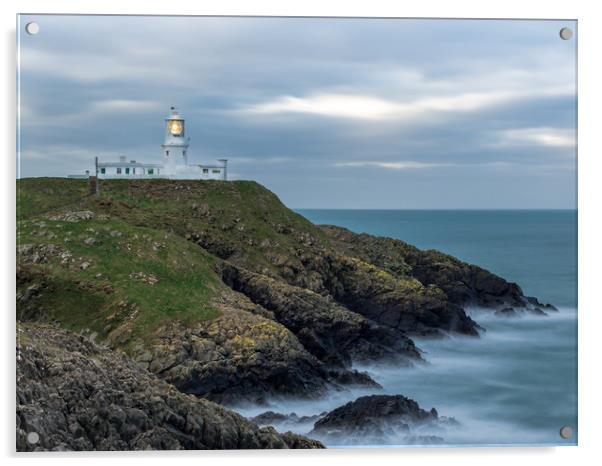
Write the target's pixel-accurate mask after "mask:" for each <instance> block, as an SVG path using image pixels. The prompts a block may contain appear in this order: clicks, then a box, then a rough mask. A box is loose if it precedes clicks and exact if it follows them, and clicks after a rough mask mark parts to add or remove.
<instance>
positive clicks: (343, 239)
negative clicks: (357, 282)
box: [321, 225, 555, 314]
mask: <svg viewBox="0 0 602 466" xmlns="http://www.w3.org/2000/svg"><path fill="white" fill-rule="evenodd" d="M321 229H322V231H323V232H324V233H326V234H327V235H328V237H329V238H330V243H331V245H332V246H333V247H334V248H335V249H336V250H337V251H339V252H341V253H343V254H347V255H349V256H351V257H355V258H358V259H360V260H363V261H366V262H369V263H371V264H374V265H375V266H377V267H379V268H381V269H383V270H386V271H387V272H389V273H390V274H392V275H394V276H395V277H399V278H407V277H413V278H415V279H417V280H418V281H420V283H422V284H423V285H425V286H435V287H437V288H438V289H440V290H442V291H443V292H444V293H445V295H446V297H447V298H448V299H449V300H450V301H451V302H452V303H454V304H456V305H460V306H478V307H481V308H491V309H502V308H509V307H511V308H515V309H518V310H526V311H532V312H534V313H536V314H541V311H542V310H552V311H553V310H555V308H554V306H552V305H551V304H543V303H540V302H539V301H538V300H537V298H534V297H528V296H525V295H524V294H523V292H522V290H521V288H520V287H519V286H518V285H517V284H516V283H510V282H508V281H506V280H504V279H503V278H501V277H499V276H497V275H495V274H493V273H491V272H489V271H487V270H485V269H483V268H481V267H479V266H477V265H473V264H468V263H466V262H463V261H461V260H459V259H456V258H455V257H453V256H450V255H448V254H444V253H442V252H439V251H435V250H427V251H423V250H420V249H418V248H416V247H415V246H412V245H410V244H407V243H405V242H403V241H400V240H397V239H392V238H386V237H376V236H371V235H367V234H358V233H353V232H352V231H350V230H347V229H346V228H341V227H338V226H333V225H324V226H322V227H321Z"/></svg>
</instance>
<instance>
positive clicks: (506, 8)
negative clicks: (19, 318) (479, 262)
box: [0, 0, 602, 466]
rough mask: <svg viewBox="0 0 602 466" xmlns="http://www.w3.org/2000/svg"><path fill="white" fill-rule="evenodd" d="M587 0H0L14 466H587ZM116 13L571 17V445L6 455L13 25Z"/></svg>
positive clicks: (595, 190) (590, 347)
mask: <svg viewBox="0 0 602 466" xmlns="http://www.w3.org/2000/svg"><path fill="white" fill-rule="evenodd" d="M597 3H598V2H596V1H595V0H566V1H562V2H561V1H555V0H547V1H528V2H527V1H525V0H505V1H500V0H495V1H475V0H454V1H445V0H438V1H436V0H420V1H413V2H401V1H399V2H391V1H389V2H387V1H384V0H369V1H356V0H337V1H335V0H330V1H327V0H321V1H320V0H304V1H300V0H296V1H285V0H280V1H267V0H253V1H244V0H239V1H234V0H231V1H230V0H222V1H219V2H217V1H215V2H201V1H197V2H195V1H193V0H178V1H168V0H160V1H154V0H153V1H150V0H146V1H141V0H128V1H124V0H104V1H87V2H82V1H75V0H70V1H63V0H55V1H52V2H45V1H42V0H35V1H34V0H31V1H28V0H22V1H17V2H15V1H10V0H4V1H2V2H0V9H1V12H2V15H1V16H0V17H1V21H2V38H3V47H2V53H3V55H4V56H3V61H2V63H3V64H4V66H3V67H2V72H1V73H0V79H1V80H2V102H4V111H3V112H2V113H1V115H0V118H1V124H0V128H1V130H2V139H1V140H2V141H4V142H5V144H4V153H3V154H2V156H1V157H0V160H1V165H0V174H1V176H2V183H1V185H0V186H1V188H0V192H1V193H2V199H3V204H4V209H3V215H4V222H3V224H4V225H5V226H4V227H3V228H2V229H1V230H0V231H1V232H2V237H3V241H2V245H3V248H2V256H0V263H1V264H2V268H1V270H2V273H3V277H2V280H1V281H0V283H1V284H2V297H3V299H4V303H5V306H4V339H3V341H2V345H1V347H2V352H3V359H2V362H3V363H4V364H3V367H4V369H5V372H4V377H3V379H4V383H2V384H1V385H0V386H1V389H2V395H3V396H2V400H3V402H4V403H3V407H4V408H6V409H5V410H3V416H2V421H3V422H2V424H1V428H2V435H1V436H0V439H1V441H2V446H3V448H2V451H3V453H4V456H7V457H9V458H8V463H10V464H12V463H13V461H16V460H17V458H20V459H19V461H20V464H30V463H33V462H34V461H36V460H42V461H44V462H45V463H47V464H57V465H58V464H60V465H63V464H65V463H70V464H76V463H77V464H81V463H82V462H84V461H85V463H86V464H87V465H88V464H89V465H95V464H102V463H105V462H109V461H110V462H111V463H114V464H120V463H126V462H127V463H128V464H130V465H137V464H145V465H151V464H152V465H154V464H164V463H165V462H166V461H177V462H178V464H193V463H194V464H197V465H198V464H199V463H200V462H205V463H217V462H219V463H220V464H225V465H229V464H235V463H240V462H243V461H244V463H245V465H250V466H254V465H262V466H268V465H279V466H280V465H282V463H283V462H286V464H287V466H296V465H305V464H307V463H308V462H311V463H312V464H313V463H315V464H328V465H330V464H332V463H337V464H346V465H356V464H358V465H359V464H362V465H363V464H365V463H367V462H374V461H375V460H376V461H378V462H379V463H381V464H383V465H384V464H400V463H402V462H408V463H410V462H411V463H412V465H418V464H445V465H448V464H456V463H457V464H461V465H463V466H468V465H473V464H474V465H479V466H482V465H483V464H484V463H486V464H487V465H504V466H507V465H508V463H513V464H516V465H519V464H524V463H527V462H528V463H530V464H539V463H541V464H544V463H545V464H546V465H561V464H562V465H567V464H572V465H576V464H589V463H595V461H596V460H595V458H596V457H598V461H599V458H600V457H602V455H601V454H600V451H599V450H600V448H599V445H600V444H602V441H601V440H600V439H598V434H599V432H601V429H600V427H599V424H600V422H601V420H600V419H599V416H600V414H601V412H602V410H601V409H600V398H601V394H602V387H601V384H600V379H601V376H600V370H599V369H600V362H599V358H598V357H597V356H598V354H599V350H600V343H599V342H600V340H601V339H602V338H600V336H599V333H600V329H601V323H602V322H601V317H600V316H601V314H602V309H601V305H600V296H599V293H598V289H599V288H600V281H601V279H602V277H601V273H600V264H602V257H601V253H600V252H601V248H600V243H601V240H600V238H602V231H601V228H600V225H601V223H602V222H601V220H600V218H601V212H602V207H601V205H600V204H601V203H602V193H601V192H600V191H601V189H600V186H601V184H602V183H600V182H599V178H600V175H601V173H602V170H601V163H600V159H601V158H602V151H601V150H600V142H599V141H600V138H602V131H601V124H602V117H601V116H600V114H601V110H600V109H601V108H602V102H601V99H600V90H599V88H600V86H602V84H600V83H602V72H601V68H602V65H601V63H602V59H601V58H600V57H601V56H602V52H601V51H602V40H601V37H602V24H601V23H602V20H601V19H600V15H599V13H598V12H597V11H596V4H597ZM18 12H21V13H115V14H197V15H202V14H215V15H285V16H288V15H293V16H295V15H299V16H397V17H477V18H561V19H578V20H579V94H580V95H579V444H580V446H579V447H558V448H552V447H548V448H525V447H521V448H455V449H454V448H430V449H420V450H418V449H404V450H331V451H320V452H300V451H292V452H291V451H288V452H278V451H268V452H257V451H247V452H245V451H236V452H181V453H174V452H155V453H125V454H124V453H120V454H108V453H86V454H75V455H64V454H60V455H54V456H53V455H52V454H45V455H43V456H40V455H19V456H16V454H15V453H13V452H14V438H15V433H14V423H15V417H14V368H15V366H14V289H15V288H14V284H15V278H14V264H15V260H14V241H15V192H14V191H15V189H14V186H15V184H14V177H15V107H16V104H15V85H16V82H15V22H16V18H15V15H16V13H18Z"/></svg>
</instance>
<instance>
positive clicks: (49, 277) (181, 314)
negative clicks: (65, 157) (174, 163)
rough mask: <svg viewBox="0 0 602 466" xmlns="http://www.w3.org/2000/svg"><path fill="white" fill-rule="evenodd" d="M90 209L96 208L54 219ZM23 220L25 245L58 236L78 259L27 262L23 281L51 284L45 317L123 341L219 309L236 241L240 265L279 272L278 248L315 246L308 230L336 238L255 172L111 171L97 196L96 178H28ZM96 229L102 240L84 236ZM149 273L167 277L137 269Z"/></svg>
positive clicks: (317, 237) (319, 241)
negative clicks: (174, 176)
mask: <svg viewBox="0 0 602 466" xmlns="http://www.w3.org/2000/svg"><path fill="white" fill-rule="evenodd" d="M84 210H88V211H92V212H94V214H95V217H94V218H93V219H91V220H85V221H78V222H67V221H51V220H49V218H50V217H52V216H55V215H58V214H62V213H65V212H76V211H84ZM102 218H105V219H104V220H103V219H102ZM17 220H18V223H17V227H18V231H17V241H18V243H19V244H21V245H22V244H38V245H39V244H55V245H57V246H60V247H61V248H62V249H63V250H66V251H69V252H70V253H71V254H72V255H73V257H74V258H76V261H75V262H73V263H70V264H69V265H66V264H63V263H61V259H60V258H59V257H58V255H57V256H56V257H52V258H51V259H50V261H49V262H48V263H46V264H33V265H31V264H30V265H28V264H24V265H23V267H21V270H20V273H21V274H22V275H24V276H28V277H30V280H29V281H27V280H25V281H23V283H24V285H23V286H25V285H28V284H30V283H31V280H34V281H35V280H38V281H43V282H45V283H48V284H49V288H48V289H49V290H51V291H47V292H44V293H42V296H41V297H40V298H39V305H40V306H41V307H42V308H43V309H44V318H45V319H47V320H55V321H58V322H60V323H61V324H62V325H64V326H66V327H69V328H72V329H75V330H77V329H81V328H89V329H91V330H93V331H96V332H97V333H99V334H100V335H101V336H102V337H103V338H105V339H107V340H109V341H116V342H121V343H120V344H122V345H127V344H129V343H127V344H126V343H123V342H130V341H132V340H133V339H139V338H146V336H148V335H150V334H152V333H153V331H155V330H156V329H158V328H159V327H160V326H161V325H163V324H164V323H167V322H171V321H174V320H178V321H181V322H183V323H184V324H192V323H194V322H197V321H202V320H206V319H212V318H215V317H217V316H218V315H219V311H218V309H217V308H216V307H215V305H214V304H213V303H214V302H215V298H216V297H218V296H219V295H220V294H222V293H224V292H226V291H227V288H226V286H225V285H224V284H223V283H222V282H221V280H220V278H219V277H218V276H217V275H216V274H215V273H214V271H213V269H214V266H215V264H216V263H217V262H219V260H220V259H219V258H218V257H216V256H221V257H227V255H228V252H227V249H228V248H229V250H231V251H236V254H237V257H236V261H237V263H238V264H239V265H242V266H244V267H247V268H249V269H250V270H255V271H262V272H264V271H265V270H272V271H274V273H275V274H278V273H279V268H278V267H279V266H276V265H275V264H274V257H279V258H283V259H284V260H291V261H299V259H298V254H297V253H296V251H297V250H298V249H299V248H300V247H301V248H307V249H308V250H310V249H311V248H312V247H313V246H311V245H310V246H307V245H305V246H304V245H303V244H302V243H303V238H311V241H313V244H315V245H326V244H327V239H326V237H325V235H324V233H323V232H322V231H321V230H320V229H319V228H317V227H315V226H314V225H313V224H311V223H310V222H309V221H308V220H306V219H305V218H304V217H302V216H301V215H298V214H296V213H294V212H292V211H291V210H289V209H287V208H286V207H285V206H284V205H283V204H282V203H281V202H280V200H279V199H278V198H277V197H276V196H275V195H274V194H273V193H271V192H270V191H269V190H267V189H265V188H264V187H262V186H261V185H259V184H258V183H255V182H252V181H232V182H223V181H202V182H200V181H173V180H160V179H158V180H110V181H108V180H106V181H102V182H101V190H100V196H95V195H91V194H90V188H89V185H88V181H87V180H75V179H65V178H28V179H21V180H18V181H17ZM40 221H43V222H45V226H43V227H41V226H39V225H40V223H39V222H40ZM90 230H92V231H90ZM111 231H119V232H121V236H111ZM41 232H44V233H45V236H40V234H41ZM49 234H50V237H49V236H48V235H49ZM195 235H197V236H198V235H202V236H203V237H204V238H205V239H206V241H204V242H203V241H201V243H202V244H203V245H204V247H205V248H206V249H203V248H202V247H199V245H198V244H194V243H193V242H192V241H189V239H191V238H195V237H196V236H195ZM91 237H93V238H96V239H97V241H98V243H97V244H96V245H89V244H86V243H85V242H84V241H85V240H86V239H87V238H91ZM156 244H159V247H153V246H156ZM224 248H225V249H224ZM225 250H226V251H225ZM224 251H225V252H224ZM83 262H89V263H90V266H89V267H88V268H86V269H85V270H81V269H80V267H79V265H80V264H81V263H83ZM297 265H298V266H299V267H302V265H301V264H297ZM140 273H143V274H146V275H147V276H152V277H156V278H157V279H158V281H157V283H155V284H152V285H151V284H148V283H144V282H143V281H140V280H137V279H135V278H132V274H140ZM31 277H33V278H31ZM107 287H111V288H112V290H113V292H112V293H107V292H106V289H107Z"/></svg>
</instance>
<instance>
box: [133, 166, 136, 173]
mask: <svg viewBox="0 0 602 466" xmlns="http://www.w3.org/2000/svg"><path fill="white" fill-rule="evenodd" d="M132 173H133V174H134V175H135V174H136V167H134V168H132Z"/></svg>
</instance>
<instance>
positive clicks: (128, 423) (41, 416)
mask: <svg viewBox="0 0 602 466" xmlns="http://www.w3.org/2000/svg"><path fill="white" fill-rule="evenodd" d="M17 342H18V345H17V403H16V406H17V450H18V451H48V450H51V451H66V450H67V451H70V450H71V451H82V450H148V449H152V450H179V449H187V450H191V449H194V450H198V449H249V448H323V445H322V444H321V443H320V442H317V441H315V440H310V439H307V438H305V437H302V436H299V435H296V434H292V433H290V432H287V433H286V434H279V433H277V432H276V431H275V430H274V429H273V428H269V427H267V428H266V427H264V428H258V427H257V426H256V425H255V424H252V423H251V422H249V421H247V420H245V419H244V418H243V417H241V416H239V415H238V414H236V413H233V412H232V411H228V410H226V409H224V408H222V407H221V406H220V405H217V404H215V403H212V402H210V401H207V400H203V399H201V398H197V397H195V396H192V395H186V394H184V393H182V392H180V391H179V390H177V389H176V388H175V387H173V386H172V385H170V384H168V383H166V382H163V381H161V380H160V379H158V378H157V377H156V376H154V375H152V374H151V373H149V372H148V371H145V370H144V369H142V368H140V367H139V366H138V365H137V364H135V363H134V362H133V361H131V360H130V359H129V358H128V357H127V356H125V355H124V354H120V353H118V352H115V351H111V350H110V349H108V348H106V347H102V346H99V345H96V344H94V343H92V342H91V341H90V340H89V339H88V338H85V337H83V336H81V335H76V334H73V333H71V332H68V331H65V330H62V329H59V328H57V327H55V326H51V325H41V324H21V325H19V328H18V332H17Z"/></svg>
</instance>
